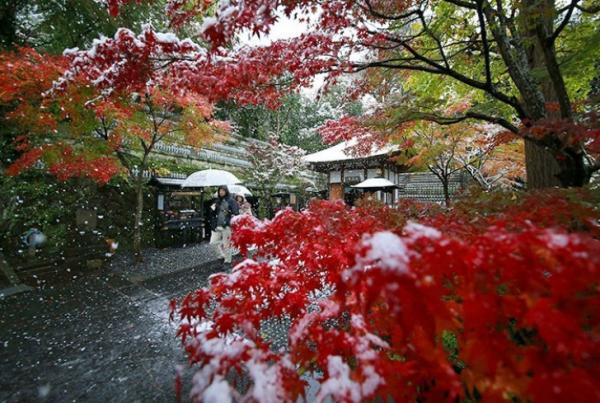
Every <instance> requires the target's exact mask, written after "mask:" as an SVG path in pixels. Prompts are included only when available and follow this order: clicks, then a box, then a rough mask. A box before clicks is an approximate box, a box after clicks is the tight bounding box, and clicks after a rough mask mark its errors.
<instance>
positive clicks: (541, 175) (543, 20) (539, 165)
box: [523, 0, 589, 189]
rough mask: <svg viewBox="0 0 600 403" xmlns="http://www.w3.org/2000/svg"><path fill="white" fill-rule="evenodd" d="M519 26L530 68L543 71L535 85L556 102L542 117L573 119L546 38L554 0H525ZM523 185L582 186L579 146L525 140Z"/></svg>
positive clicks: (550, 43) (583, 174)
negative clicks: (552, 146) (569, 147)
mask: <svg viewBox="0 0 600 403" xmlns="http://www.w3.org/2000/svg"><path fill="white" fill-rule="evenodd" d="M523 4H524V18H523V24H524V26H523V28H524V32H525V36H526V43H528V44H529V46H528V48H527V54H528V59H529V60H528V61H529V65H530V67H531V70H532V71H541V72H543V73H544V74H543V75H542V76H541V77H540V78H539V82H540V85H539V88H540V90H541V92H542V94H543V95H544V99H545V102H546V103H554V104H557V105H558V106H559V109H558V110H557V111H552V110H548V109H546V110H545V111H544V116H535V115H532V117H533V118H534V119H535V120H537V119H540V118H542V117H550V118H554V119H569V120H572V119H573V113H572V109H571V102H570V99H569V95H568V93H567V89H566V86H565V83H564V80H563V77H562V73H561V71H560V68H559V65H558V61H557V59H556V52H555V49H554V43H553V41H551V40H550V39H549V38H550V36H551V34H552V32H553V30H554V20H555V17H556V15H557V12H556V5H555V3H554V0H525V1H524V3H523ZM525 163H526V165H525V166H526V170H527V188H528V189H541V188H547V187H554V186H561V187H571V186H583V185H584V184H585V183H587V181H588V180H589V177H588V175H587V173H586V169H585V164H584V154H583V151H582V150H566V151H564V152H560V153H559V152H558V150H556V151H553V150H549V149H547V148H544V147H542V146H540V145H538V144H535V143H533V142H531V141H529V140H525Z"/></svg>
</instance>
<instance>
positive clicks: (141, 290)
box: [0, 259, 222, 402]
mask: <svg viewBox="0 0 600 403" xmlns="http://www.w3.org/2000/svg"><path fill="white" fill-rule="evenodd" d="M221 268H222V267H221V264H220V262H219V261H216V260H214V259H213V260H212V261H205V262H203V263H201V264H200V265H199V266H196V267H194V268H189V269H186V270H178V271H176V272H173V273H167V274H164V273H162V274H161V276H160V277H154V278H150V279H145V280H144V279H132V277H131V276H127V275H125V274H124V273H123V272H122V271H121V272H120V271H118V270H115V269H114V268H111V267H108V268H104V269H100V270H98V271H96V272H94V273H88V274H85V275H83V276H77V277H76V278H69V280H68V281H64V282H62V283H60V284H54V285H53V286H45V287H43V288H42V289H38V290H34V291H32V292H28V293H22V294H18V295H13V296H10V297H6V298H3V299H2V298H0V402H75V401H76V402H172V401H174V398H175V394H174V379H175V367H176V365H178V364H180V365H183V366H184V368H186V370H185V371H184V384H186V385H188V387H189V378H190V377H191V372H192V371H191V370H189V369H187V368H188V367H187V365H186V360H185V357H184V354H183V352H182V350H181V348H180V345H179V343H178V341H177V339H176V338H175V330H176V329H175V324H172V323H169V321H168V302H169V300H170V299H172V298H178V297H181V296H183V295H185V294H186V293H188V292H189V291H192V290H194V289H196V288H198V287H201V286H202V285H205V284H206V281H207V278H208V276H209V275H210V274H212V273H215V272H217V271H220V270H221ZM186 378H187V379H186ZM187 393H188V392H187V391H186V390H185V389H184V394H183V396H187Z"/></svg>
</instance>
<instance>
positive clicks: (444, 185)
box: [442, 177, 450, 208]
mask: <svg viewBox="0 0 600 403" xmlns="http://www.w3.org/2000/svg"><path fill="white" fill-rule="evenodd" d="M449 182H450V178H447V177H446V178H443V179H442V188H443V189H444V202H445V203H446V207H447V208H450V190H449V189H448V187H449Z"/></svg>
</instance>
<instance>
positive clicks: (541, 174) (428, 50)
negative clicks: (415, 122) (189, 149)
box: [108, 0, 599, 188]
mask: <svg viewBox="0 0 600 403" xmlns="http://www.w3.org/2000/svg"><path fill="white" fill-rule="evenodd" d="M125 3H130V2H129V1H122V0H111V1H108V4H109V5H110V8H111V10H112V12H113V13H117V12H118V8H119V6H120V5H123V4H125ZM166 10H167V14H168V15H169V17H170V19H171V23H172V25H173V27H178V26H182V25H185V23H186V22H189V21H192V20H193V19H194V18H196V17H199V16H200V17H203V23H202V26H201V35H202V38H203V39H206V40H208V41H209V42H210V44H211V49H210V55H211V57H210V59H212V61H213V62H212V63H209V64H208V65H207V64H206V62H205V59H204V58H201V60H195V63H193V65H194V67H191V66H190V64H189V61H188V62H186V63H185V65H182V64H181V63H178V61H175V62H174V63H173V64H170V65H169V67H170V69H169V70H170V72H171V73H173V74H176V75H178V76H185V77H188V78H189V79H191V78H192V77H193V78H194V79H193V80H191V82H190V81H188V80H183V82H181V84H182V85H183V86H185V87H186V88H190V89H193V88H194V87H196V84H195V83H196V82H200V83H202V84H204V80H202V79H201V78H202V77H203V76H205V73H207V71H209V70H211V71H212V72H214V71H215V70H214V68H218V69H222V74H219V77H221V79H220V80H219V82H220V84H221V85H220V86H219V88H221V89H223V91H228V90H229V89H228V84H229V83H235V85H236V86H238V87H241V88H242V89H243V92H242V93H239V91H234V92H238V93H237V94H236V96H238V97H240V98H241V99H244V100H245V101H249V102H253V101H256V98H255V97H254V96H252V95H251V93H252V89H257V88H258V89H260V90H261V93H263V94H265V99H266V100H267V101H269V102H274V99H276V98H277V95H276V94H277V88H276V86H275V85H273V82H272V81H271V80H270V79H271V77H272V76H278V75H281V74H282V73H284V72H286V73H288V74H290V76H291V77H292V78H293V83H292V87H294V86H299V85H305V84H306V83H307V82H309V81H310V79H311V77H313V76H314V75H315V74H317V73H321V72H327V73H328V74H329V77H330V79H333V80H334V79H335V78H336V77H337V76H339V75H340V74H343V73H346V72H359V71H365V70H367V71H371V70H384V71H391V72H394V71H397V72H410V73H412V74H413V75H415V76H419V77H423V76H425V77H427V79H428V80H429V81H430V82H431V83H435V82H437V83H438V84H439V87H443V88H447V89H448V90H451V91H458V92H461V91H463V92H464V91H465V89H467V90H469V91H471V92H473V93H475V94H477V102H475V103H474V104H473V105H472V107H470V108H468V109H467V110H464V111H460V112H455V113H453V112H447V111H444V110H439V108H433V109H425V110H418V111H415V112H418V113H412V114H411V116H410V119H424V120H434V121H436V122H438V123H442V124H453V123H456V122H459V121H463V120H465V119H477V120H484V121H488V122H491V123H495V124H500V125H502V126H504V127H505V128H506V129H507V130H510V131H512V132H514V133H515V134H518V135H519V136H521V137H523V138H525V139H526V153H527V169H528V183H529V187H530V188H537V187H546V186H553V185H557V184H560V185H562V186H581V185H582V184H584V183H586V182H587V180H588V179H589V177H590V175H591V173H592V172H594V171H595V170H597V169H598V168H599V165H598V164H597V163H594V164H593V165H591V166H590V165H589V164H587V163H586V151H585V147H584V143H582V142H581V141H573V140H572V139H570V140H568V141H564V139H562V138H561V136H559V135H558V134H557V133H556V132H555V131H553V130H548V131H546V132H545V134H544V135H543V136H538V135H532V134H531V132H530V131H528V130H521V127H520V125H515V124H514V123H513V122H514V120H516V119H517V120H518V121H519V122H520V124H521V125H522V126H523V127H529V126H530V125H531V124H535V122H538V121H544V120H548V119H553V120H560V121H565V122H567V123H568V124H573V123H579V124H581V122H579V121H578V119H577V116H576V113H575V108H574V107H573V103H574V102H573V101H574V100H575V101H580V100H582V95H583V98H584V97H585V94H582V91H580V90H581V85H580V84H574V83H575V82H576V81H579V82H581V80H582V79H586V77H587V79H588V80H591V78H592V76H593V74H594V73H593V63H594V62H593V60H594V55H596V57H597V49H592V48H589V46H587V43H588V41H589V40H593V38H594V35H595V33H594V30H593V28H591V27H592V26H593V20H594V13H596V12H597V11H598V10H597V7H594V6H593V5H591V4H588V2H587V1H580V0H574V1H572V2H570V3H569V4H566V5H564V6H561V5H558V4H557V3H556V2H554V1H548V2H541V1H536V0H529V1H527V2H525V3H523V2H512V1H504V2H496V3H493V2H489V1H487V0H483V1H471V0H467V1H462V0H445V1H428V0H423V1H408V2H386V1H376V0H364V1H355V2H347V1H341V0H327V1H282V0H256V1H244V2H229V1H227V2H218V1H201V2H197V1H187V0H183V1H182V0H177V1H169V2H168V4H167V8H166ZM280 14H285V15H287V16H292V17H295V18H298V19H301V20H304V21H307V24H308V29H309V30H308V32H307V33H305V34H302V35H300V36H299V37H298V38H295V39H293V40H280V41H274V42H273V43H272V44H271V45H269V46H266V47H262V48H254V49H247V48H244V49H239V48H238V49H234V50H233V51H229V52H228V51H227V50H226V49H227V48H226V47H225V46H224V45H227V44H229V43H231V41H232V40H234V39H235V37H236V35H237V34H238V33H240V32H242V31H244V30H247V31H250V32H252V33H254V34H257V35H261V34H267V33H268V32H269V30H270V28H271V27H272V26H273V24H274V23H275V22H276V21H277V20H278V18H279V15H280ZM586 46H587V47H586ZM578 49H580V50H581V52H582V53H581V58H580V60H579V61H578V66H577V68H578V70H575V69H567V68H566V67H563V68H562V69H561V66H560V63H561V62H563V60H564V59H567V60H568V59H571V58H572V55H573V52H575V51H577V50H578ZM365 53H366V54H368V57H361V56H360V55H364V54H365ZM226 61H230V62H231V63H227V62H226ZM121 62H123V60H122V59H121ZM572 64H573V63H571V65H572ZM209 66H210V67H209ZM563 66H567V67H568V63H566V64H563ZM232 72H235V74H233V75H231V73H232ZM247 72H248V73H250V74H246V73H247ZM582 72H585V76H583V77H582V75H581V73H582ZM198 75H200V77H198ZM208 75H210V73H208ZM199 78H200V79H199ZM196 88H197V87H196ZM424 95H426V94H424Z"/></svg>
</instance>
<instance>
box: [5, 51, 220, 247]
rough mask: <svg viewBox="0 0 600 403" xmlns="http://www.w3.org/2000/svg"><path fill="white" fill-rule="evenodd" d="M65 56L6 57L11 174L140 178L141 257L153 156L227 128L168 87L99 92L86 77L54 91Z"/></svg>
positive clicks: (136, 238)
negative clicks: (162, 147) (37, 169)
mask: <svg viewBox="0 0 600 403" xmlns="http://www.w3.org/2000/svg"><path fill="white" fill-rule="evenodd" d="M67 66H68V61H67V59H66V57H64V56H57V57H48V56H46V55H42V54H40V53H38V52H36V51H35V50H33V49H30V48H23V49H19V50H18V51H16V52H4V53H0V71H2V72H3V73H5V74H3V75H2V78H1V79H0V88H1V89H2V92H1V94H2V99H0V101H1V102H2V103H3V104H4V105H6V107H7V108H9V111H8V112H7V113H6V114H5V116H4V118H5V119H6V120H7V121H8V122H10V123H11V124H12V125H14V126H15V127H16V129H17V130H18V133H17V135H16V136H14V139H13V147H14V149H15V150H16V151H17V152H18V154H19V155H18V157H17V158H16V159H15V160H14V161H10V163H9V164H8V166H7V167H6V168H5V171H6V173H7V174H9V175H17V174H19V173H20V172H22V171H23V170H25V169H28V168H32V167H33V166H34V165H35V164H38V163H41V164H42V166H41V167H43V168H45V169H46V170H47V171H48V172H49V173H50V174H52V175H55V176H56V177H57V178H58V179H60V180H66V179H69V178H72V177H89V178H91V179H93V180H95V181H97V182H98V183H101V184H103V183H107V182H108V181H109V180H110V179H111V178H113V177H114V176H116V175H120V174H123V173H124V171H127V172H128V173H129V175H130V176H131V177H133V178H134V187H135V191H136V195H137V197H136V200H137V202H136V208H135V212H134V214H133V219H134V226H133V227H134V230H133V248H134V251H136V252H139V251H140V250H141V225H142V211H143V207H144V206H143V189H144V184H145V181H146V178H145V177H144V174H145V173H146V172H145V171H146V170H147V169H148V166H149V162H150V157H151V154H152V153H154V152H155V150H156V147H157V146H158V145H159V144H161V143H162V144H165V143H177V144H185V145H189V146H200V145H202V144H204V143H206V142H209V141H211V140H213V139H214V138H216V137H218V136H222V135H224V134H225V133H226V132H228V130H229V126H228V124H227V123H226V122H222V121H219V120H215V119H213V117H212V115H213V106H212V104H211V103H210V102H209V101H208V100H207V98H206V97H204V96H201V95H183V94H181V93H176V92H173V91H171V90H170V89H169V87H168V86H167V87H166V88H163V87H160V86H158V85H157V86H153V87H146V88H145V89H144V90H145V91H144V92H142V93H133V94H132V93H129V92H121V91H116V90H115V91H112V92H111V93H110V94H108V93H105V94H102V93H98V92H97V91H96V89H95V88H93V87H92V88H90V87H89V86H87V85H86V82H87V81H86V77H84V76H82V75H78V76H71V77H70V78H69V80H70V84H71V85H68V86H64V87H63V88H61V89H60V90H55V91H53V92H48V90H49V89H51V88H52V83H53V82H55V81H56V80H58V79H59V78H60V77H61V76H63V75H64V74H65V69H66V67H67Z"/></svg>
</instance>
